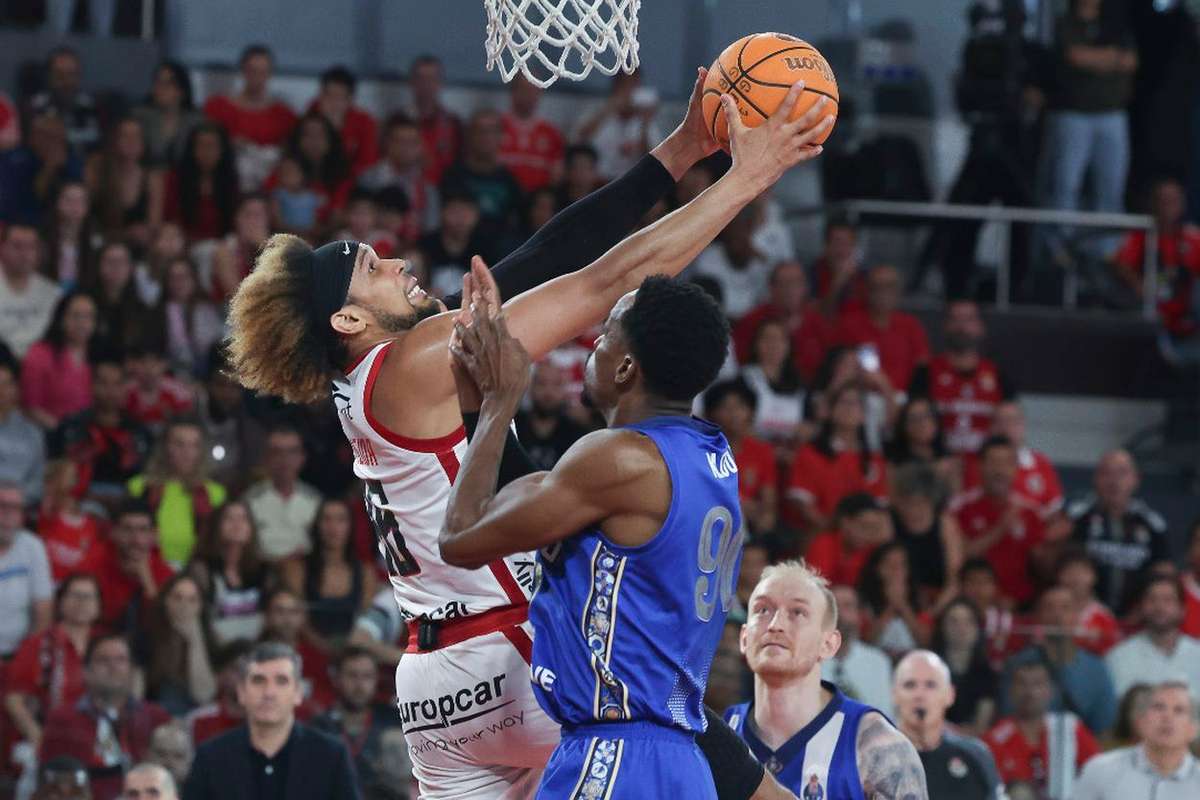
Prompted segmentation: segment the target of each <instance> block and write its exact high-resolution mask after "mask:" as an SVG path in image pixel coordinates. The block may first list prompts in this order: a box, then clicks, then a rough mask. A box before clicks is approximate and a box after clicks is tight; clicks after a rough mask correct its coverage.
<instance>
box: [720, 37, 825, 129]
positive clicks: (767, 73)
mask: <svg viewBox="0 0 1200 800" xmlns="http://www.w3.org/2000/svg"><path fill="white" fill-rule="evenodd" d="M799 80H802V81H804V94H802V95H801V96H800V100H799V101H798V102H797V103H796V108H795V110H794V111H793V112H792V115H791V119H796V118H797V117H800V116H802V115H803V114H804V112H806V111H808V109H809V108H811V107H812V104H813V103H815V102H817V101H818V100H819V99H820V98H822V97H827V98H829V100H830V103H829V104H828V105H827V106H826V109H825V114H826V116H831V117H833V118H834V119H835V120H836V119H837V113H838V87H837V78H835V77H834V74H833V70H832V69H830V68H829V62H827V61H826V60H825V57H824V56H822V55H821V53H820V52H818V51H817V48H815V47H813V46H812V45H811V44H809V43H808V42H806V41H804V40H803V39H798V38H796V37H795V36H789V35H788V34H786V33H755V34H751V35H750V36H746V37H743V38H741V39H738V40H737V41H736V42H734V43H733V44H731V45H729V47H726V48H725V51H724V52H723V53H721V55H720V56H718V57H717V60H716V61H714V62H713V65H712V67H710V68H709V70H708V78H707V79H706V80H705V81H704V96H703V109H704V119H705V120H707V121H708V126H709V130H710V131H712V135H713V138H714V139H716V140H717V144H719V145H721V147H723V148H725V149H726V150H728V149H729V123H728V122H727V121H726V119H725V114H724V112H722V111H721V95H722V94H729V95H732V97H733V99H734V102H736V103H737V107H738V111H739V112H741V115H742V122H743V123H745V125H746V127H749V128H753V127H755V126H757V125H759V124H760V123H762V122H763V120H765V119H767V117H769V116H771V114H773V113H775V110H776V109H777V108H779V104H780V103H782V102H783V99H784V97H786V96H787V93H788V90H789V89H790V88H791V87H792V84H794V83H795V82H796V81H799ZM832 132H833V128H830V129H829V130H828V131H826V132H825V135H824V137H822V138H821V139H819V140H817V142H816V144H821V143H822V142H824V141H825V140H826V139H828V138H829V134H830V133H832Z"/></svg>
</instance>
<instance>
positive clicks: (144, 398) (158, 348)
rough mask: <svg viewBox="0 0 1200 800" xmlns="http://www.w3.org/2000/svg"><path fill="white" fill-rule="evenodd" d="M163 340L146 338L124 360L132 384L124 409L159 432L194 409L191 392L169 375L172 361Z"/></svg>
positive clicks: (129, 351)
mask: <svg viewBox="0 0 1200 800" xmlns="http://www.w3.org/2000/svg"><path fill="white" fill-rule="evenodd" d="M164 338H165V337H164ZM164 338H159V339H150V338H147V339H146V340H144V341H142V342H141V343H139V344H137V345H135V346H134V347H131V348H130V349H129V350H128V352H127V354H126V357H125V369H126V372H127V373H128V375H129V385H128V387H127V388H126V390H125V403H124V410H125V412H126V413H127V414H129V416H130V417H131V418H132V419H133V420H134V421H136V422H138V423H140V424H142V425H145V426H146V427H148V428H150V429H151V430H153V431H156V432H157V431H161V430H162V428H163V426H164V425H166V423H167V422H168V421H169V420H170V419H171V418H172V417H176V416H179V415H181V414H184V413H186V412H188V411H190V410H191V408H192V391H191V389H190V388H189V387H188V386H187V385H186V384H184V383H182V382H181V381H178V380H176V379H175V378H172V377H171V376H170V375H168V374H167V368H168V367H169V365H170V362H168V361H167V354H166V346H167V343H166V341H165V340H164Z"/></svg>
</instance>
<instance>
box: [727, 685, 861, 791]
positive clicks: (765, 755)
mask: <svg viewBox="0 0 1200 800" xmlns="http://www.w3.org/2000/svg"><path fill="white" fill-rule="evenodd" d="M821 686H822V687H823V688H825V689H827V690H829V691H830V692H833V698H832V699H831V700H830V701H829V704H828V705H826V706H825V708H823V709H821V713H820V714H817V716H816V717H814V718H813V721H812V722H810V723H808V724H807V725H805V726H804V727H803V728H801V729H800V732H799V733H797V734H796V735H795V736H793V737H792V738H791V739H788V740H787V742H785V743H784V744H783V746H782V747H780V748H779V749H778V750H772V749H771V748H769V747H767V746H766V745H765V744H763V742H762V740H761V739H759V738H758V735H757V731H756V729H755V727H754V723H753V722H752V721H751V719H752V715H753V713H754V709H753V705H752V704H750V703H741V704H739V705H736V706H732V707H731V708H730V709H729V710H728V711H726V712H725V721H726V722H728V723H729V727H731V728H733V729H734V730H735V731H737V732H738V734H739V735H740V736H741V737H742V738H743V739H745V740H746V744H748V745H750V752H752V753H754V757H755V758H757V759H758V760H759V761H761V762H762V764H763V766H765V767H766V768H767V769H769V770H770V771H771V773H772V774H774V775H775V777H776V778H777V779H778V780H779V782H780V783H781V784H783V785H784V786H786V787H787V788H788V789H791V790H792V791H793V792H794V793H795V794H796V796H798V797H800V798H801V800H826V799H828V800H833V799H834V798H836V799H837V800H864V798H863V790H862V781H861V780H860V779H859V777H858V751H857V748H856V747H855V743H856V740H857V738H858V723H859V721H860V720H861V719H862V717H863V715H864V714H866V713H867V712H869V711H876V709H874V708H871V707H870V706H868V705H864V704H863V703H859V702H858V701H856V700H851V699H850V698H848V697H846V695H844V694H842V691H841V690H840V689H838V688H837V687H836V686H834V685H833V684H832V683H829V682H828V681H821Z"/></svg>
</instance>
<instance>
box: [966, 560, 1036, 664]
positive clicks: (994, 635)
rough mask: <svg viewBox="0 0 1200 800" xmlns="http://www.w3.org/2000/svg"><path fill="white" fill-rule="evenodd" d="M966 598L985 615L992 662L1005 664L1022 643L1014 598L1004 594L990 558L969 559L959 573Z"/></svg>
mask: <svg viewBox="0 0 1200 800" xmlns="http://www.w3.org/2000/svg"><path fill="white" fill-rule="evenodd" d="M958 583H959V585H960V586H961V587H962V594H963V597H965V598H967V599H968V600H970V601H971V605H973V606H975V608H977V609H979V613H980V614H982V615H983V632H984V637H985V639H986V640H987V645H988V661H989V662H990V663H991V665H992V668H993V669H999V668H1000V667H1002V666H1003V665H1004V661H1005V659H1007V658H1008V657H1009V656H1010V655H1012V654H1013V653H1015V652H1016V651H1017V649H1018V648H1019V647H1020V646H1021V644H1022V642H1021V641H1020V640H1019V638H1018V637H1017V636H1015V635H1014V634H1013V626H1014V625H1015V624H1016V616H1015V615H1014V614H1013V612H1012V610H1011V601H1010V600H1008V599H1007V598H1005V597H1002V596H1001V595H1000V587H999V585H998V584H997V582H996V570H995V569H994V568H993V567H992V564H991V562H990V561H988V560H987V559H986V558H969V559H967V560H966V561H965V562H963V566H962V569H961V570H960V571H959V573H958Z"/></svg>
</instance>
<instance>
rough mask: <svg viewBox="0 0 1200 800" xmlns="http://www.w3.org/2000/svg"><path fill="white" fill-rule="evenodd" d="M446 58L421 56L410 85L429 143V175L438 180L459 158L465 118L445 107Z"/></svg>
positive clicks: (411, 72)
mask: <svg viewBox="0 0 1200 800" xmlns="http://www.w3.org/2000/svg"><path fill="white" fill-rule="evenodd" d="M442 79H443V70H442V62H441V60H440V59H439V58H438V57H437V56H433V55H428V54H425V55H420V56H417V57H416V58H415V59H414V60H413V62H412V66H411V67H410V68H409V71H408V88H409V90H410V91H411V92H412V102H413V109H414V111H415V112H416V114H415V117H416V120H417V124H418V125H420V126H421V140H422V141H423V142H424V143H425V177H426V178H427V179H429V181H430V183H434V184H438V183H441V180H442V172H444V171H445V169H446V167H448V166H450V165H451V164H453V163H454V162H455V161H457V160H458V151H459V148H460V147H461V146H462V122H461V121H460V120H459V118H458V117H456V116H455V115H454V114H451V113H450V112H449V111H447V110H446V109H445V108H443V107H442Z"/></svg>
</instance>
